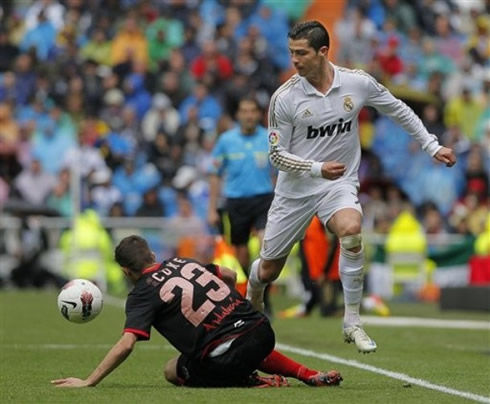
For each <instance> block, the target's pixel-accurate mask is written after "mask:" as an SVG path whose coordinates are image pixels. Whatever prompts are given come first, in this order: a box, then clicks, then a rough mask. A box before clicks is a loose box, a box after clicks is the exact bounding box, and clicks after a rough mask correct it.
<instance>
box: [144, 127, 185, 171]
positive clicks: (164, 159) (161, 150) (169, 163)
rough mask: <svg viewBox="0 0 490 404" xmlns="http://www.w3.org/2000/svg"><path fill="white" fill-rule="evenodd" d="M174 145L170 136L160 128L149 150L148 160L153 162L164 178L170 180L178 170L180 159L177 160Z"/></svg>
mask: <svg viewBox="0 0 490 404" xmlns="http://www.w3.org/2000/svg"><path fill="white" fill-rule="evenodd" d="M175 147H177V146H172V145H171V141H170V137H169V136H168V135H167V134H166V133H165V132H164V131H162V130H159V131H158V133H157V134H156V136H155V139H154V141H153V142H151V144H150V147H149V150H148V161H150V162H151V163H153V164H154V165H155V167H156V168H157V169H158V171H159V172H160V173H161V174H162V176H163V178H164V179H167V180H170V179H172V178H173V177H174V175H175V173H176V171H177V167H176V166H177V164H178V161H175V152H174V151H173V149H175Z"/></svg>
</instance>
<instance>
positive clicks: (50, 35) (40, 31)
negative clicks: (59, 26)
mask: <svg viewBox="0 0 490 404" xmlns="http://www.w3.org/2000/svg"><path fill="white" fill-rule="evenodd" d="M37 20H38V23H37V24H36V25H35V26H34V27H33V28H30V29H29V30H28V31H27V32H26V34H25V35H24V38H23V39H22V42H21V44H20V48H21V49H22V50H23V51H29V50H31V49H34V50H35V54H36V56H37V58H39V59H41V60H46V59H48V58H49V56H50V52H52V51H53V48H54V44H55V39H56V29H55V27H54V26H53V24H52V23H51V22H50V21H49V20H48V19H46V14H45V11H44V10H41V11H40V12H39V15H38V16H37Z"/></svg>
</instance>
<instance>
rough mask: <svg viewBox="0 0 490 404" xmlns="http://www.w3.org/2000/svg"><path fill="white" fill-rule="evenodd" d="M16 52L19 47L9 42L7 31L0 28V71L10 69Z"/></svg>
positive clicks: (17, 52)
mask: <svg viewBox="0 0 490 404" xmlns="http://www.w3.org/2000/svg"><path fill="white" fill-rule="evenodd" d="M18 54H19V48H18V47H17V46H16V45H14V44H12V43H10V42H9V39H8V33H7V31H6V30H5V29H2V28H0V73H3V72H5V71H8V70H11V68H12V66H13V62H14V60H15V59H16V57H17V55H18Z"/></svg>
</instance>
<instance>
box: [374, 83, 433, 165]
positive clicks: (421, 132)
mask: <svg viewBox="0 0 490 404" xmlns="http://www.w3.org/2000/svg"><path fill="white" fill-rule="evenodd" d="M368 77H369V83H368V96H367V99H366V105H369V106H372V107H374V108H376V109H377V110H378V111H379V112H381V113H383V114H384V115H387V116H389V117H390V118H391V119H393V121H395V122H396V123H398V124H399V125H400V126H401V127H402V128H403V129H405V130H406V131H407V132H408V133H409V134H410V135H412V136H413V137H414V138H415V139H416V140H417V141H418V142H419V143H420V145H421V146H422V149H423V150H424V151H426V152H427V153H428V154H430V156H431V157H434V155H435V154H436V153H437V152H438V151H439V150H440V149H441V148H442V146H441V145H439V141H438V140H437V137H436V136H435V135H431V134H430V133H429V132H427V129H426V128H425V126H424V124H423V123H422V121H421V120H420V118H419V117H418V116H417V115H415V113H414V112H413V111H412V109H411V108H410V107H409V106H408V105H407V104H405V103H404V102H403V101H401V100H399V99H398V98H395V97H394V96H393V94H391V93H390V91H388V89H387V88H386V87H384V86H383V85H381V84H379V83H378V82H377V81H376V79H374V78H373V77H372V76H369V75H368Z"/></svg>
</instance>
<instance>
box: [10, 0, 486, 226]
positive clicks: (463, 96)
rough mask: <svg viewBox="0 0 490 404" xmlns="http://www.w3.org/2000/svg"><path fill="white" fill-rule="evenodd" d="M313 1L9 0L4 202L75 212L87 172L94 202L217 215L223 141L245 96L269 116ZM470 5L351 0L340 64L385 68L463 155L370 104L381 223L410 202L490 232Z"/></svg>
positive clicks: (367, 174) (374, 207)
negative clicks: (210, 182)
mask: <svg viewBox="0 0 490 404" xmlns="http://www.w3.org/2000/svg"><path fill="white" fill-rule="evenodd" d="M310 2H311V1H306V0H305V1H300V0H298V1H294V2H293V1H288V2H281V1H275V0H249V1H244V0H202V1H197V0H168V1H153V0H120V1H119V0H87V1H82V0H36V1H34V2H32V3H29V2H8V1H7V2H5V3H4V2H2V5H1V6H0V7H1V8H0V17H1V28H0V174H1V177H0V204H2V203H5V201H6V200H8V199H9V198H10V199H12V198H21V199H23V200H24V201H26V202H29V203H32V204H41V203H44V204H46V205H47V206H49V207H51V208H53V209H56V210H57V211H58V212H59V214H60V215H61V216H65V217H70V216H71V215H72V214H73V204H72V203H71V200H72V195H71V192H72V190H71V188H70V181H71V180H72V178H73V177H74V172H75V174H76V175H79V176H80V178H81V180H82V184H83V186H82V193H81V199H82V200H81V203H82V207H83V208H87V207H90V208H93V209H95V210H96V211H97V212H98V213H99V214H100V215H101V216H155V217H169V218H173V217H178V216H179V215H180V214H181V212H182V211H185V212H186V215H187V216H189V215H190V216H192V215H194V216H196V217H200V218H201V219H202V220H203V221H204V220H205V218H206V204H207V196H208V194H207V192H208V190H207V181H206V175H207V172H208V166H209V164H210V152H211V150H212V147H213V145H214V142H215V140H216V138H217V136H219V135H220V134H221V133H222V132H223V131H225V130H227V129H229V128H231V127H232V126H233V125H234V114H235V111H236V108H237V103H238V100H239V99H240V98H241V97H243V96H245V95H253V96H254V97H256V98H257V100H258V101H259V103H260V105H261V106H262V107H263V109H264V112H265V111H267V107H268V102H269V99H270V96H271V94H272V93H273V92H274V91H275V89H276V88H277V87H278V86H279V85H280V84H281V81H282V80H284V77H285V75H286V73H287V72H288V71H289V70H290V68H291V65H290V61H289V53H288V48H287V33H288V30H289V28H290V26H291V24H292V23H294V22H295V21H296V20H298V19H300V18H301V17H302V15H303V14H304V11H305V9H306V8H307V7H308V5H309V3H310ZM461 3H462V2H459V3H458V2H456V1H454V0H414V1H404V0H350V1H346V9H345V15H344V16H343V18H342V19H341V20H339V21H338V22H337V23H336V24H335V26H334V27H331V28H332V29H331V35H332V36H333V35H335V36H336V48H334V49H332V50H331V51H330V57H331V58H333V59H334V60H335V62H336V63H338V64H340V65H344V66H346V67H349V68H354V69H355V68H362V69H364V70H366V71H367V72H369V73H370V74H372V75H373V76H375V77H376V78H377V79H378V80H380V81H381V82H382V83H383V84H384V85H385V86H387V87H388V88H389V89H390V90H391V91H392V92H393V93H394V94H395V95H396V96H398V97H400V98H402V99H403V100H404V101H406V102H407V103H408V104H409V105H410V106H411V107H412V108H413V109H414V110H415V111H416V112H417V113H418V114H419V116H420V117H421V118H422V120H423V122H424V123H425V125H426V126H427V128H428V129H429V131H430V132H432V133H434V134H436V135H437V136H438V137H439V138H440V140H441V142H442V143H443V144H445V145H446V146H449V147H452V148H454V150H455V151H456V154H457V157H458V163H457V165H456V166H455V167H453V168H451V169H447V168H446V167H443V166H441V165H438V164H435V163H434V162H433V161H432V160H431V158H430V157H429V156H427V155H426V154H425V153H424V152H422V151H420V147H419V146H418V145H417V144H414V143H413V140H412V138H411V137H410V136H408V135H407V134H406V133H405V132H404V131H403V130H402V129H401V128H400V127H398V126H397V125H396V124H394V123H393V122H391V121H390V120H389V119H387V118H385V117H383V116H379V115H378V114H377V113H376V111H374V110H370V109H366V110H364V111H363V112H362V114H361V117H360V120H361V141H362V145H363V149H364V157H363V161H362V164H361V171H360V179H361V184H362V188H361V192H362V202H363V204H364V209H365V221H366V225H367V227H365V228H366V230H368V231H369V230H377V229H378V228H380V227H382V226H383V225H384V223H389V222H390V221H392V220H393V219H394V218H395V217H396V216H397V215H398V213H399V212H400V211H401V210H402V209H403V208H405V207H406V206H407V205H408V206H411V207H412V208H414V209H415V208H416V209H417V210H416V212H417V214H418V215H420V218H421V219H422V220H423V224H424V226H425V228H426V231H427V232H432V233H439V232H448V231H449V232H458V233H463V234H464V233H466V232H473V233H475V234H478V233H479V232H481V229H482V228H483V227H482V226H483V223H484V221H483V220H482V217H485V215H486V212H487V209H488V203H489V169H490V157H489V156H490V98H489V97H490V62H489V60H490V32H489V31H490V19H489V15H490V1H488V0H486V1H484V0H482V1H481V2H480V3H478V1H472V2H470V3H471V4H472V5H474V8H461V7H460V5H461ZM264 115H265V114H264ZM264 122H265V120H264ZM75 178H76V177H75ZM189 204H190V205H189ZM189 206H191V209H193V213H192V211H191V213H189Z"/></svg>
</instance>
